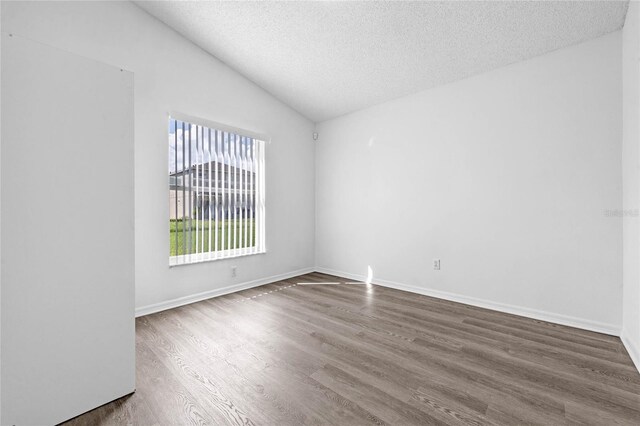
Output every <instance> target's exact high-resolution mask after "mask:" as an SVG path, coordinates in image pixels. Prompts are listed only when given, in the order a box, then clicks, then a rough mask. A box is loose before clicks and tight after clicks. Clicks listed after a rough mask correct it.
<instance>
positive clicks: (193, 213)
mask: <svg viewBox="0 0 640 426" xmlns="http://www.w3.org/2000/svg"><path fill="white" fill-rule="evenodd" d="M264 192H265V191H264V141H262V140H259V139H255V138H252V137H249V136H243V135H241V134H237V133H233V132H229V131H223V130H219V129H214V128H211V127H207V126H203V125H198V124H194V123H189V122H186V121H181V120H177V119H175V118H169V210H170V217H169V239H170V249H169V263H170V265H180V264H185V263H195V262H203V261H209V260H216V259H223V258H229V257H236V256H244V255H249V254H256V253H263V252H264V251H265V232H264V231H265V229H264V223H265V211H264Z"/></svg>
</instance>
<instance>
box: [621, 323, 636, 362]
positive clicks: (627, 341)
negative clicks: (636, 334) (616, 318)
mask: <svg viewBox="0 0 640 426" xmlns="http://www.w3.org/2000/svg"><path fill="white" fill-rule="evenodd" d="M620 340H622V344H623V345H624V347H625V348H626V349H627V352H628V353H629V356H630V357H631V361H633V364H634V365H635V366H636V369H637V370H638V372H640V347H638V344H639V342H634V341H633V339H631V338H629V335H628V333H626V332H625V330H624V329H622V333H620Z"/></svg>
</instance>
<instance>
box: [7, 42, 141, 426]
mask: <svg viewBox="0 0 640 426" xmlns="http://www.w3.org/2000/svg"><path fill="white" fill-rule="evenodd" d="M1 50H2V85H1V86H2V121H3V123H2V124H3V126H2V187H1V192H2V211H1V212H2V243H1V247H2V274H1V277H2V318H1V320H2V327H1V329H2V369H1V377H0V381H2V384H3V393H2V408H3V412H2V418H1V419H0V422H1V423H2V424H3V425H5V424H6V425H12V424H14V425H46V424H57V423H59V422H61V421H64V420H67V419H69V418H71V417H74V416H77V415H79V414H81V413H83V412H85V411H88V410H91V409H93V408H95V407H98V406H100V405H102V404H105V403H107V402H109V401H112V400H114V399H116V398H119V397H121V396H124V395H126V394H128V393H131V392H133V390H134V388H135V324H134V304H133V300H134V291H135V289H134V231H133V227H134V188H133V75H132V74H131V73H130V72H127V71H122V70H120V68H116V67H112V66H108V65H105V64H102V63H99V62H96V61H92V60H88V59H86V58H83V57H80V56H77V55H73V54H70V53H68V52H64V51H61V50H59V49H54V48H51V47H49V46H46V45H44V44H42V43H35V42H32V41H29V40H26V39H24V38H21V37H18V36H13V37H9V36H6V34H5V33H3V34H2V49H1ZM96 83H97V84H96Z"/></svg>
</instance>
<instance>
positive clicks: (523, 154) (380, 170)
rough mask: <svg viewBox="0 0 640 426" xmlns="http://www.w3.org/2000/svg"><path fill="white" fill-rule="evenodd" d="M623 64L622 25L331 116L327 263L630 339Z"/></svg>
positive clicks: (325, 203) (320, 182)
mask: <svg viewBox="0 0 640 426" xmlns="http://www.w3.org/2000/svg"><path fill="white" fill-rule="evenodd" d="M621 75H622V70H621V34H620V32H616V33H612V34H609V35H606V36H604V37H601V38H598V39H595V40H592V41H588V42H586V43H583V44H580V45H576V46H572V47H569V48H565V49H562V50H558V51H555V52H552V53H549V54H546V55H544V56H541V57H537V58H534V59H531V60H528V61H524V62H520V63H517V64H513V65H510V66H507V67H503V68H500V69H496V70H494V71H491V72H488V73H486V74H482V75H478V76H475V77H472V78H469V79H466V80H463V81H459V82H456V83H452V84H449V85H446V86H441V87H438V88H435V89H432V90H427V91H424V92H420V93H417V94H414V95H411V96H407V97H404V98H401V99H398V100H395V101H391V102H387V103H385V104H382V105H379V106H376V107H372V108H369V109H366V110H363V111H359V112H356V113H353V114H350V115H347V116H344V117H341V118H337V119H334V120H330V121H327V122H323V123H321V124H319V125H318V126H317V129H318V132H319V141H318V142H317V145H316V175H317V176H316V206H317V210H316V262H317V266H318V267H319V268H320V269H321V270H325V271H334V272H337V273H340V274H343V275H344V274H348V275H353V276H365V275H366V274H367V268H368V267H369V266H370V267H371V268H372V270H373V276H374V279H373V282H379V283H384V284H387V285H395V286H400V287H403V288H407V289H411V290H413V291H418V292H425V293H429V294H436V295H438V296H441V297H449V298H453V299H456V300H463V301H467V302H470V303H476V304H480V305H483V306H490V307H494V308H497V309H503V310H511V311H513V312H519V313H524V314H527V315H530V316H537V317H540V318H547V319H551V320H554V321H558V322H563V323H567V324H573V325H577V326H581V327H585V328H591V329H595V330H600V331H605V332H609V333H615V334H617V333H618V332H619V330H620V325H621V297H622V293H621V292H622V288H621V286H622V221H621V219H619V218H615V217H606V215H605V211H606V210H616V209H618V210H619V209H621V208H622V205H621V201H622V192H621V191H622V189H621V128H622V123H621V116H622V111H621V105H622V94H621ZM434 258H440V259H441V261H442V270H441V271H434V270H433V269H432V266H431V261H432V259H434Z"/></svg>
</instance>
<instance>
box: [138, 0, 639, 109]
mask: <svg viewBox="0 0 640 426" xmlns="http://www.w3.org/2000/svg"><path fill="white" fill-rule="evenodd" d="M136 3H137V4H138V5H139V6H140V7H141V8H143V9H144V10H146V11H147V12H149V13H150V14H152V15H154V16H156V17H157V18H158V19H160V20H161V21H163V22H165V23H166V24H167V25H169V26H170V27H172V28H174V29H175V30H176V31H178V32H179V33H181V34H182V35H183V36H185V37H186V38H187V39H189V40H191V41H192V42H193V43H195V44H196V45H198V46H200V47H201V48H203V49H204V50H206V51H208V52H209V53H211V54H212V55H214V56H215V57H217V58H218V59H220V60H222V61H223V62H225V63H226V64H228V65H229V66H230V67H232V68H234V69H235V70H237V71H238V72H240V73H241V74H243V75H245V76H246V77H248V78H249V79H250V80H252V81H254V82H255V83H256V84H258V85H259V86H261V87H263V88H264V89H266V90H267V91H269V92H270V93H271V94H273V95H274V96H276V97H277V98H279V99H280V100H282V101H283V102H285V103H287V104H289V105H290V106H291V107H293V108H295V109H296V110H298V111H299V112H301V113H302V114H304V115H305V116H307V117H308V118H310V119H311V120H313V121H315V122H319V121H324V120H327V119H330V118H333V117H336V116H339V115H343V114H346V113H349V112H352V111H356V110H358V109H362V108H366V107H368V106H371V105H375V104H377V103H381V102H384V101H386V100H390V99H394V98H398V97H400V96H403V95H407V94H410V93H414V92H416V91H419V90H423V89H427V88H431V87H434V86H438V85H441V84H445V83H448V82H452V81H455V80H459V79H462V78H465V77H468V76H472V75H474V74H479V73H482V72H485V71H488V70H491V69H494V68H497V67H500V66H504V65H508V64H511V63H514V62H517V61H521V60H524V59H528V58H531V57H534V56H537V55H541V54H544V53H546V52H550V51H552V50H555V49H559V48H562V47H565V46H569V45H572V44H575V43H579V42H582V41H585V40H588V39H591V38H595V37H598V36H601V35H604V34H607V33H609V32H612V31H616V30H618V29H620V28H621V27H622V26H623V24H624V18H625V14H626V10H627V6H628V2H626V1H624V2H618V1H601V2H584V1H578V2H566V1H562V2H555V1H538V2H524V1H515V2H507V1H504V2H500V1H472V2H392V1H384V2H378V1H367V2H217V1H216V2H213V1H211V2H206V1H205V2H202V1H201V2H189V1H187V2H185V1H175V2H174V1H161V2H149V1H141V2H136Z"/></svg>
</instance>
